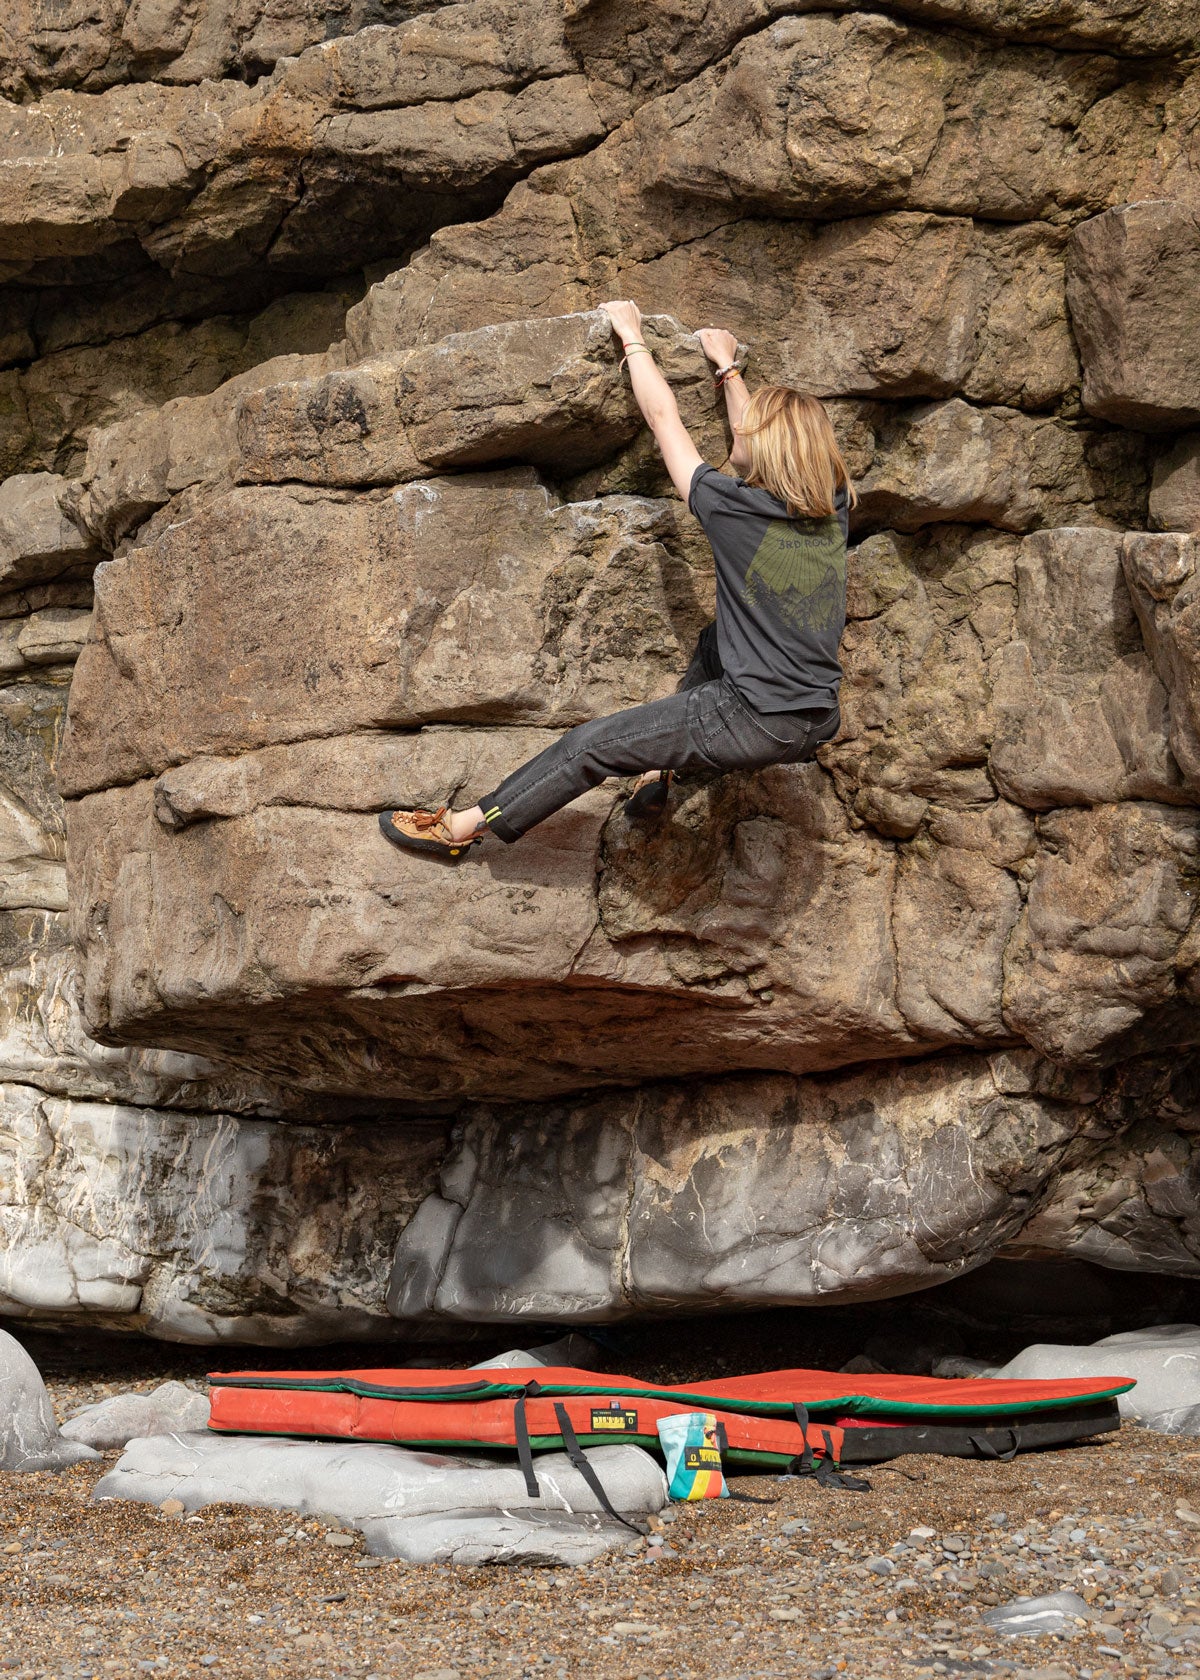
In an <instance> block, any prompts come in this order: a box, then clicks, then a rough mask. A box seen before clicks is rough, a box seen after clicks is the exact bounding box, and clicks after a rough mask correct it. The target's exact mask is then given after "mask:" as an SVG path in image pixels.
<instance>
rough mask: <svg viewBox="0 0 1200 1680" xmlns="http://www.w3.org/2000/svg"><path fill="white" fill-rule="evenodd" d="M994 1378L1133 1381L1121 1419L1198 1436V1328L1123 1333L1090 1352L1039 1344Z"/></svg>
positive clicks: (1160, 1326)
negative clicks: (1135, 1384) (1080, 1378)
mask: <svg viewBox="0 0 1200 1680" xmlns="http://www.w3.org/2000/svg"><path fill="white" fill-rule="evenodd" d="M982 1374H986V1375H991V1376H996V1377H1020V1378H1027V1377H1043V1378H1044V1377H1133V1378H1134V1379H1135V1380H1136V1382H1137V1387H1136V1388H1133V1389H1130V1390H1129V1392H1128V1393H1127V1394H1122V1395H1119V1396H1118V1399H1117V1405H1118V1406H1119V1407H1120V1411H1121V1416H1122V1417H1123V1418H1128V1419H1129V1420H1130V1421H1132V1422H1136V1423H1140V1424H1143V1425H1144V1426H1145V1427H1146V1428H1147V1429H1157V1430H1160V1431H1161V1432H1162V1433H1163V1434H1165V1435H1195V1434H1200V1325H1198V1324H1155V1325H1152V1326H1151V1327H1150V1328H1149V1329H1147V1330H1122V1331H1120V1332H1119V1333H1118V1334H1117V1335H1115V1336H1104V1337H1102V1338H1101V1340H1100V1341H1098V1342H1093V1343H1092V1344H1091V1346H1090V1347H1069V1346H1065V1345H1063V1344H1059V1343H1055V1342H1036V1343H1034V1345H1033V1346H1032V1347H1027V1348H1023V1349H1022V1350H1021V1352H1020V1353H1019V1354H1017V1356H1016V1358H1015V1359H1010V1360H1009V1362H1008V1364H1007V1365H1001V1366H1000V1367H999V1368H998V1369H996V1370H994V1371H990V1372H987V1373H982Z"/></svg>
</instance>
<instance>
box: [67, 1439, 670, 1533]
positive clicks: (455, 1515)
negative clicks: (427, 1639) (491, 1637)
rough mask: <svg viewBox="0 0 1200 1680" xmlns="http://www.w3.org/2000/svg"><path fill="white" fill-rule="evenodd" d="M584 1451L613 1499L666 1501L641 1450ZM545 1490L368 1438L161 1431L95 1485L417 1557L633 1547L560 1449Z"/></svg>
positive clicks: (496, 1466) (630, 1509)
mask: <svg viewBox="0 0 1200 1680" xmlns="http://www.w3.org/2000/svg"><path fill="white" fill-rule="evenodd" d="M586 1456H587V1459H588V1462H589V1464H590V1465H591V1467H592V1471H593V1474H594V1476H595V1477H596V1478H597V1479H598V1480H599V1482H600V1484H601V1486H602V1487H603V1488H604V1490H605V1493H606V1495H607V1497H608V1500H609V1502H610V1504H611V1505H612V1506H613V1508H614V1509H615V1510H617V1511H619V1512H621V1514H622V1515H628V1516H636V1515H638V1514H641V1515H647V1514H651V1513H653V1512H656V1511H660V1510H661V1509H662V1508H663V1506H664V1505H665V1504H666V1502H667V1482H666V1477H665V1476H664V1475H663V1473H662V1470H661V1469H660V1468H659V1466H658V1465H657V1464H656V1463H655V1462H654V1460H653V1459H652V1458H651V1457H650V1455H649V1453H646V1452H643V1451H642V1449H641V1448H640V1447H632V1446H611V1447H593V1448H591V1449H589V1450H588V1452H587V1455H586ZM534 1462H535V1466H536V1479H537V1484H538V1492H537V1494H536V1495H534V1494H531V1493H530V1492H529V1490H528V1488H527V1486H526V1483H525V1477H524V1474H523V1473H522V1471H521V1470H520V1469H519V1468H518V1466H517V1465H516V1464H505V1463H497V1462H496V1461H495V1460H494V1459H483V1458H477V1457H476V1458H470V1457H462V1456H450V1455H447V1454H445V1453H439V1452H410V1451H409V1450H408V1449H407V1448H405V1447H395V1446H385V1445H382V1444H381V1445H376V1444H373V1443H368V1442H364V1441H339V1442H336V1443H335V1442H328V1441H279V1440H267V1441H262V1440H256V1439H254V1438H252V1437H246V1436H231V1437H222V1436H219V1435H199V1434H196V1435H170V1436H155V1437H152V1438H149V1439H146V1440H140V1441H132V1442H130V1444H129V1446H128V1448H127V1449H126V1451H125V1454H124V1456H123V1457H122V1458H121V1459H120V1461H119V1462H118V1463H117V1464H116V1465H114V1467H113V1468H112V1469H111V1470H110V1471H109V1472H108V1474H107V1475H106V1476H105V1477H103V1479H102V1480H101V1481H99V1482H98V1483H97V1484H96V1490H95V1497H96V1498H97V1499H134V1500H141V1501H145V1502H148V1503H150V1504H152V1505H160V1504H162V1502H163V1501H164V1500H165V1499H176V1500H178V1501H179V1502H180V1503H181V1504H182V1505H183V1507H184V1508H185V1509H186V1510H189V1511H196V1510H200V1509H202V1508H203V1507H204V1506H205V1505H211V1504H215V1503H227V1504H233V1505H259V1506H266V1507H268V1508H271V1509H275V1510H285V1511H298V1512H302V1513H304V1514H305V1515H312V1514H313V1513H315V1512H320V1513H326V1512H327V1513H329V1514H330V1515H331V1516H334V1517H337V1518H340V1519H341V1521H342V1522H344V1523H347V1524H349V1525H350V1526H351V1527H353V1528H357V1529H360V1530H361V1531H362V1534H363V1538H364V1539H365V1541H366V1544H367V1549H368V1550H369V1551H370V1552H373V1553H374V1554H375V1555H376V1556H378V1557H399V1558H406V1559H407V1560H408V1561H409V1562H412V1563H434V1562H439V1563H444V1562H453V1563H465V1564H479V1563H525V1564H553V1563H590V1562H591V1561H592V1560H593V1559H594V1558H596V1557H598V1556H599V1555H600V1554H601V1553H603V1552H605V1551H609V1550H611V1549H612V1548H613V1547H614V1546H622V1545H627V1544H628V1543H629V1540H630V1538H631V1533H632V1532H635V1531H633V1530H631V1528H630V1527H628V1526H625V1525H623V1524H621V1523H619V1522H614V1521H613V1520H612V1519H611V1518H608V1519H605V1518H604V1517H603V1515H602V1512H603V1507H602V1506H601V1504H600V1502H599V1500H598V1498H597V1496H596V1494H595V1493H594V1491H593V1490H592V1488H591V1487H590V1486H589V1485H588V1483H587V1481H585V1479H584V1477H583V1476H582V1475H580V1473H579V1471H578V1470H577V1469H576V1468H575V1467H574V1465H573V1464H572V1463H571V1462H570V1460H569V1459H568V1458H567V1456H566V1454H565V1453H539V1454H538V1456H537V1458H536V1459H535V1461H534Z"/></svg>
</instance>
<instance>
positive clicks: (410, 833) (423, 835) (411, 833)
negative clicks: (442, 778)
mask: <svg viewBox="0 0 1200 1680" xmlns="http://www.w3.org/2000/svg"><path fill="white" fill-rule="evenodd" d="M452 817H453V812H452V811H451V810H450V807H449V806H448V805H439V807H438V808H437V810H436V811H424V810H421V809H419V808H418V809H417V810H414V811H381V812H380V814H379V826H380V828H381V829H382V830H383V832H384V834H386V836H387V838H388V839H389V840H390V841H391V842H392V844H393V845H394V846H399V847H401V848H402V850H404V851H406V852H421V853H423V854H424V855H425V856H426V857H440V858H444V859H445V861H446V862H447V863H459V862H461V860H462V859H463V858H464V857H465V856H466V855H467V853H468V852H469V851H470V850H471V847H472V846H477V845H478V844H479V842H480V841H481V840H482V839H483V835H482V834H480V833H475V834H468V835H467V836H466V838H465V839H462V840H456V839H455V837H454V831H453V829H452V828H451V826H450V824H451V818H452Z"/></svg>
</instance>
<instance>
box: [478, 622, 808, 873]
mask: <svg viewBox="0 0 1200 1680" xmlns="http://www.w3.org/2000/svg"><path fill="white" fill-rule="evenodd" d="M840 721H841V720H840V717H839V714H838V709H837V707H836V706H834V707H832V708H830V709H829V710H828V711H819V712H770V713H763V712H756V711H755V710H754V708H753V706H751V705H750V704H749V702H748V701H746V700H743V698H742V696H741V695H740V694H739V693H738V691H737V689H736V688H735V687H734V686H733V683H732V682H731V681H730V679H729V678H728V677H727V676H726V675H725V674H724V672H723V671H722V669H721V660H720V656H719V655H718V653H717V635H716V626H715V625H712V624H710V625H709V626H708V628H707V629H706V630H704V631H702V632H701V635H700V640H699V641H698V642H697V643H696V651H695V653H694V654H693V655H692V662H691V664H690V665H689V666H688V668H687V672H686V674H685V675H684V677H683V680H682V681H681V683H680V685H679V691H678V693H676V694H672V695H670V696H669V697H668V698H667V699H666V700H652V701H651V702H650V704H649V705H646V706H631V707H630V708H629V710H628V711H625V712H614V713H613V715H612V716H611V717H604V718H594V719H593V720H592V721H591V722H590V723H580V724H577V725H576V727H575V728H574V729H568V730H567V732H566V734H565V735H562V736H560V737H559V739H558V740H557V741H555V742H554V744H553V746H549V747H547V748H546V749H545V751H544V752H540V753H538V755H537V757H536V758H531V759H530V760H529V762H528V763H527V764H522V766H521V767H520V769H519V770H514V771H513V773H512V775H511V776H506V777H505V779H504V781H502V782H501V784H500V786H499V787H498V788H497V789H496V791H495V792H494V793H489V794H488V795H487V796H486V798H484V799H481V800H480V801H479V803H480V805H482V807H483V814H484V817H485V819H486V820H487V824H488V827H489V828H490V829H491V830H492V833H493V834H498V835H499V836H500V838H501V840H508V841H513V840H519V839H520V838H521V836H522V834H524V833H526V832H527V830H529V829H531V828H533V827H534V826H535V824H537V823H540V822H542V821H543V820H544V819H545V818H546V817H549V816H551V815H552V814H553V813H554V812H555V811H559V810H561V809H562V807H563V806H564V805H569V804H570V803H571V801H572V799H578V797H579V795H580V794H581V793H586V792H587V790H588V788H593V787H596V786H598V785H599V783H601V782H602V781H604V780H605V778H606V777H608V776H629V775H635V774H637V773H638V772H640V771H643V770H760V769H762V768H763V767H764V766H765V765H768V764H799V763H802V762H803V761H804V760H805V759H809V758H811V757H812V756H813V754H814V753H815V752H816V749H817V748H818V747H819V746H820V745H821V743H822V741H830V740H832V739H833V737H834V736H835V735H836V734H837V731H838V725H839V723H840Z"/></svg>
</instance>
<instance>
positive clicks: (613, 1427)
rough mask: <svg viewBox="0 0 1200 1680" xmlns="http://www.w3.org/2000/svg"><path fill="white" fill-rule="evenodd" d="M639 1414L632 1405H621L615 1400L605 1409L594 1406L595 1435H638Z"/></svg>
mask: <svg viewBox="0 0 1200 1680" xmlns="http://www.w3.org/2000/svg"><path fill="white" fill-rule="evenodd" d="M637 1426H638V1415H637V1413H636V1412H635V1411H634V1409H633V1407H632V1406H620V1405H618V1404H617V1403H616V1401H613V1403H612V1404H611V1405H609V1406H606V1407H605V1408H604V1409H603V1410H601V1409H600V1407H599V1406H593V1407H592V1434H593V1435H636V1434H637Z"/></svg>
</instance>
